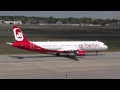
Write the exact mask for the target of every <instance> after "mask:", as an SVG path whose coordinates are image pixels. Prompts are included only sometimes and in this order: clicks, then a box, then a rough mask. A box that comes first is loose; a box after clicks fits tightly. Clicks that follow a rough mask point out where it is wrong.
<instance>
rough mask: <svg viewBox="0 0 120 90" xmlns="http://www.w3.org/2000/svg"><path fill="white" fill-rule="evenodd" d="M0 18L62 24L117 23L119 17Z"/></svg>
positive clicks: (0, 18) (2, 18) (32, 22)
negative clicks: (59, 22)
mask: <svg viewBox="0 0 120 90" xmlns="http://www.w3.org/2000/svg"><path fill="white" fill-rule="evenodd" d="M0 20H4V21H16V20H21V21H22V22H23V23H24V24H25V23H31V24H38V23H56V22H58V21H61V22H62V23H63V24H81V23H83V24H109V23H117V22H119V19H99V18H98V19H93V18H89V17H83V18H75V17H68V18H54V17H52V16H50V17H33V16H32V17H27V16H0Z"/></svg>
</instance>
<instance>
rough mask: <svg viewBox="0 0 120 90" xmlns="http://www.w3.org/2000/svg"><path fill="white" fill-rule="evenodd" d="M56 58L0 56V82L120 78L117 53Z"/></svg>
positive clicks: (47, 55) (43, 56) (46, 55)
mask: <svg viewBox="0 0 120 90" xmlns="http://www.w3.org/2000/svg"><path fill="white" fill-rule="evenodd" d="M77 58H78V60H79V61H76V58H74V57H73V56H71V57H66V56H60V57H56V56H54V55H50V54H26V55H18V54H14V55H0V78H1V79H66V77H67V78H68V79H120V52H103V53H100V54H99V55H98V56H96V55H95V54H87V55H86V56H83V57H80V56H77Z"/></svg>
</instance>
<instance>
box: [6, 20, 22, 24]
mask: <svg viewBox="0 0 120 90" xmlns="http://www.w3.org/2000/svg"><path fill="white" fill-rule="evenodd" d="M4 24H23V23H22V21H21V20H20V21H4Z"/></svg>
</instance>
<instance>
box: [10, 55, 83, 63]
mask: <svg viewBox="0 0 120 90" xmlns="http://www.w3.org/2000/svg"><path fill="white" fill-rule="evenodd" d="M51 55H53V54H51ZM9 57H11V58H17V59H24V58H46V57H58V58H59V57H64V58H69V59H71V60H75V61H78V58H83V57H76V56H74V55H70V56H68V55H61V56H55V55H53V56H49V55H48V56H9Z"/></svg>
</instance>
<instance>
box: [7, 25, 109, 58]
mask: <svg viewBox="0 0 120 90" xmlns="http://www.w3.org/2000/svg"><path fill="white" fill-rule="evenodd" d="M13 32H14V37H15V42H14V43H10V42H6V43H7V44H10V45H11V46H13V47H16V48H19V49H24V50H28V51H33V52H38V53H55V54H56V56H60V54H61V53H67V54H68V55H69V54H70V53H73V54H74V56H85V55H86V52H89V51H90V52H91V51H92V52H93V51H94V52H96V55H98V52H99V51H104V50H107V49H108V46H107V45H105V44H104V43H103V42H100V41H41V42H35V41H30V40H28V39H27V37H26V36H25V35H24V34H23V32H22V30H21V29H20V28H19V27H18V26H13Z"/></svg>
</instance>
